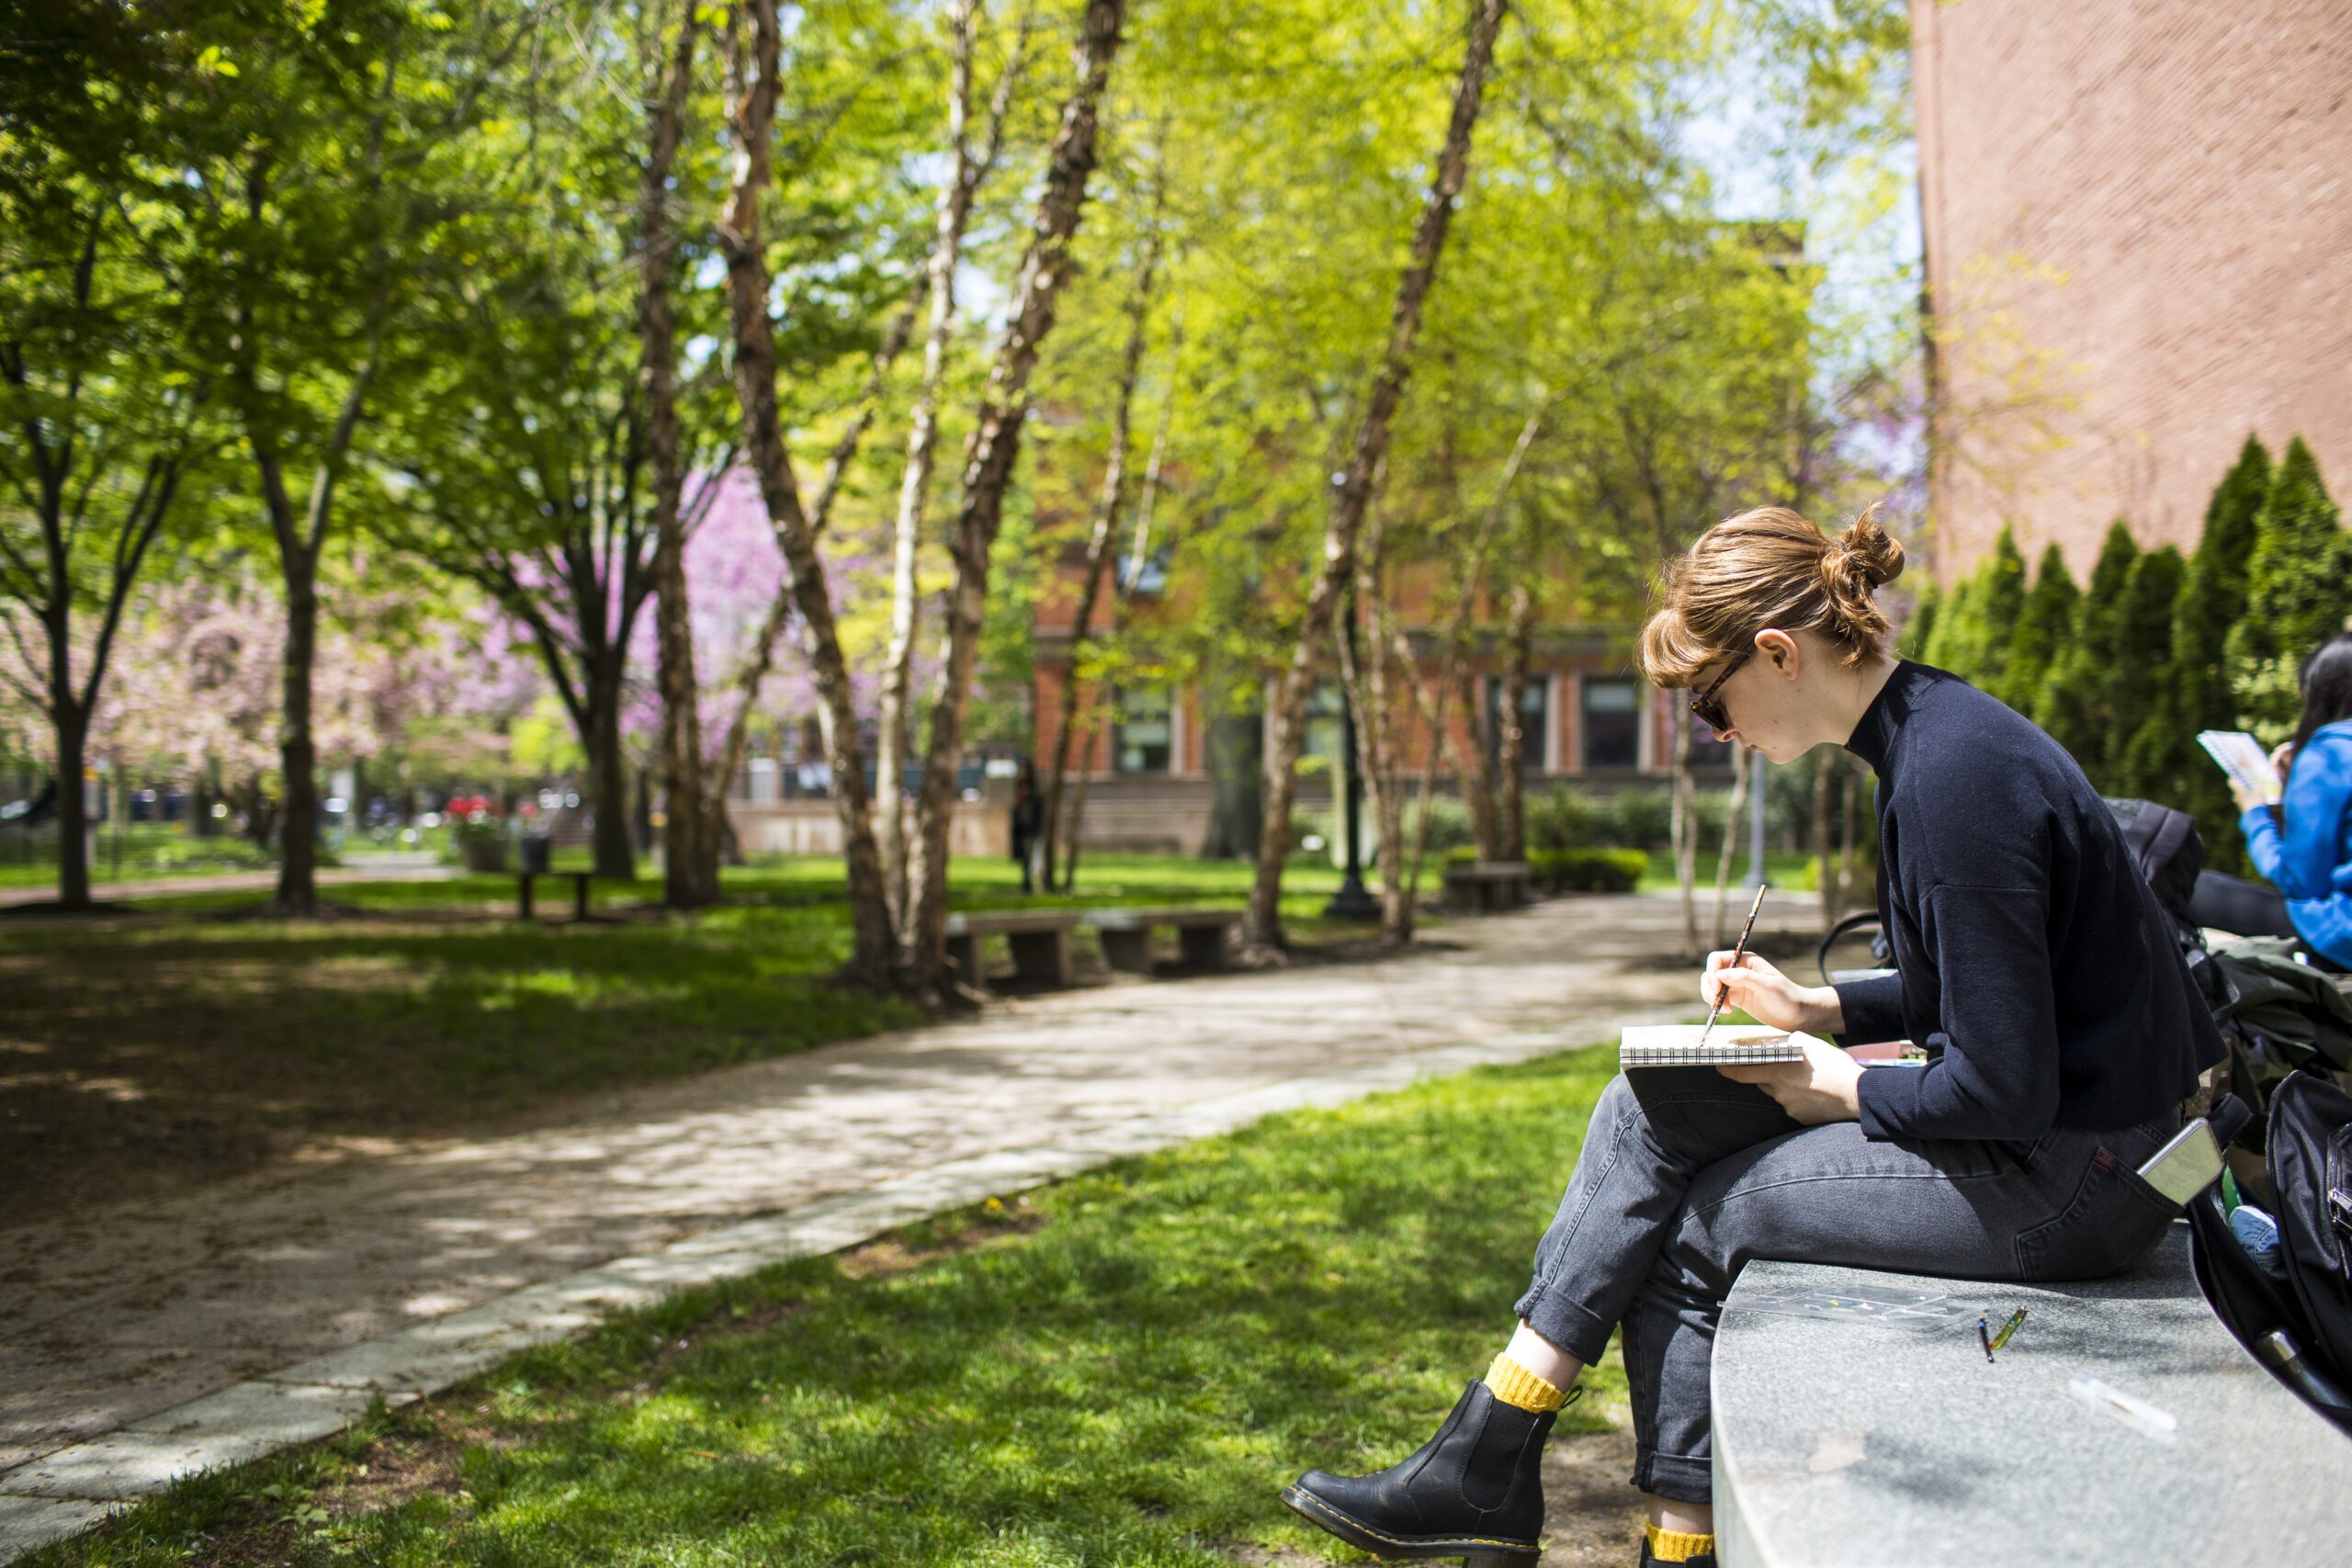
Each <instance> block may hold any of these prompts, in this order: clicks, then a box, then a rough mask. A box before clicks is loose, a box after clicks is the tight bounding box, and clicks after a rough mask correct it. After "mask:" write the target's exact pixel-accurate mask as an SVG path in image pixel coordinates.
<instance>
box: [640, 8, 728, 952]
mask: <svg viewBox="0 0 2352 1568" xmlns="http://www.w3.org/2000/svg"><path fill="white" fill-rule="evenodd" d="M699 30H700V24H699V23H698V22H697V21H696V19H695V11H694V7H693V6H683V7H681V9H680V15H679V18H678V39H677V43H676V45H675V47H674V49H673V51H672V53H671V55H670V58H669V61H668V62H667V65H666V68H659V69H657V71H656V73H655V79H656V82H657V84H658V86H659V90H658V91H657V92H656V93H654V94H653V95H652V100H651V102H652V107H651V108H650V112H649V114H648V117H647V118H648V124H647V127H646V141H647V147H646V156H645V164H644V167H643V169H642V171H641V173H640V179H639V186H638V288H637V331H638V344H639V359H638V376H639V386H640V388H641V390H642V394H643V397H644V400H645V445H646V457H647V459H648V462H649V465H650V468H651V471H652V482H653V490H652V497H651V506H650V513H651V521H652V525H653V535H654V544H653V570H652V577H653V593H654V611H653V616H654V631H655V645H656V649H657V650H658V665H659V679H660V685H661V690H662V780H663V783H664V784H665V786H666V794H667V796H668V803H667V807H666V810H667V814H668V816H667V825H666V826H665V827H664V828H663V829H662V890H663V897H664V898H665V900H666V901H667V902H668V904H669V906H670V907H671V908H673V909H699V908H704V907H706V906H707V905H710V904H713V903H716V902H717V901H718V836H717V834H716V833H714V832H713V831H712V830H711V824H710V820H709V818H710V816H711V813H712V809H713V807H712V805H711V802H710V798H709V796H708V795H707V794H706V793H705V784H704V778H703V756H702V713H701V703H700V696H701V684H700V682H698V681H697V680H696V679H695V645H694V625H693V622H692V620H691V618H690V613H689V609H688V606H687V604H686V565H685V548H686V545H685V528H684V521H683V519H682V518H681V516H680V515H679V509H680V503H681V500H682V498H683V496H684V493H685V484H686V462H685V452H684V435H683V434H682V433H681V432H680V429H679V424H678V400H677V309H676V302H675V301H674V299H673V298H672V295H671V288H672V281H673V274H674V273H675V271H676V268H677V239H676V235H675V232H674V231H673V224H672V221H671V214H670V176H671V171H672V169H673V167H674V166H675V164H676V163H677V155H678V143H679V141H680V139H681V136H682V134H683V132H684V124H685V105H686V93H687V89H688V88H689V87H690V86H691V85H692V84H693V80H694V58H695V35H696V34H697V32H699ZM725 783H726V781H724V780H721V781H719V784H720V787H721V788H724V787H725Z"/></svg>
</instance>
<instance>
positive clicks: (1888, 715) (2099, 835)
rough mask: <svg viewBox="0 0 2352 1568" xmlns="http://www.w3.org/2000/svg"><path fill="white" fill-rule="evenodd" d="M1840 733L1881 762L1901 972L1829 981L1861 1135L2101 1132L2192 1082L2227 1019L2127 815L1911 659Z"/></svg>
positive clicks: (2050, 752) (1966, 691) (2055, 747)
mask: <svg viewBox="0 0 2352 1568" xmlns="http://www.w3.org/2000/svg"><path fill="white" fill-rule="evenodd" d="M1846 748H1847V750H1849V751H1851V752H1853V753H1854V755H1856V756H1858V757H1860V758H1861V759H1862V760H1863V761H1866V762H1868V763H1870V765H1871V767H1872V768H1873V769H1875V770H1876V771H1877V773H1878V781H1879V782H1878V826H1879V869H1878V907H1879V913H1880V914H1881V916H1882V917H1883V919H1884V920H1885V922H1886V931H1887V935H1888V937H1889V939H1890V940H1891V941H1892V942H1893V944H1894V962H1895V964H1896V969H1897V973H1896V974H1894V976H1887V977H1885V978H1883V979H1876V980H1860V981H1856V982H1852V983H1850V984H1847V985H1842V986H1839V987H1838V988H1837V989H1838V1002H1839V1004H1840V1005H1841V1006H1842V1007H1843V1008H1844V1010H1845V1014H1846V1028H1845V1033H1844V1036H1843V1038H1844V1039H1845V1040H1846V1041H1848V1042H1862V1041H1873V1040H1893V1039H1898V1038H1905V1037H1907V1038H1909V1039H1911V1040H1913V1041H1916V1042H1917V1043H1919V1044H1921V1045H1924V1046H1925V1047H1927V1050H1928V1064H1927V1066H1924V1067H1887V1068H1873V1069H1872V1070H1871V1071H1869V1072H1867V1073H1864V1074H1863V1075H1862V1081H1861V1087H1860V1099H1861V1122H1862V1131H1863V1132H1864V1133H1865V1134H1868V1135H1869V1136H1871V1137H1873V1138H1896V1137H1901V1138H1998V1139H2030V1138H2037V1137H2040V1136H2041V1134H2043V1133H2045V1132H2048V1131H2049V1130H2050V1129H2051V1128H2052V1127H2053V1126H2056V1127H2077V1128H2083V1129H2086V1130H2089V1131H2093V1132H2111V1131H2114V1130H2116V1129H2118V1128H2122V1127H2130V1126H2133V1125H2136V1124H2137V1123H2139V1122H2144V1121H2146V1120H2148V1119H2149V1118H2150V1117H2152V1116H2154V1115H2155V1114H2156V1113H2157V1112H2159V1111H2162V1110H2164V1109H2165V1107H2166V1106H2168V1105H2171V1104H2173V1103H2175V1102H2176V1101H2178V1100H2183V1099H2185V1098H2187V1097H2188V1094H2189V1093H2190V1092H2191V1091H2192V1090H2194V1089H2196V1087H2197V1075H2198V1074H2199V1072H2200V1071H2202V1070H2203V1069H2204V1068H2206V1067H2208V1066H2211V1065H2213V1064H2214V1063H2216V1062H2218V1061H2220V1060H2221V1059H2222V1040H2221V1035H2220V1034H2219V1032H2216V1030H2215V1029H2214V1027H2213V1020H2212V1015H2211V1013H2210V1012H2208V1011H2207V1010H2206V1008H2205V1004H2204V1001H2203V999H2202V998H2199V996H2198V994H2197V992H2196V989H2195V982H2194V981H2193V980H2191V979H2190V977H2189V974H2188V964H2186V963H2185V962H2184V961H2183V960H2182V958H2181V954H2180V949H2179V946H2178V944H2177V942H2175V940H2174V938H2173V935H2172V924H2171V921H2170V919H2168V918H2167V917H2166V916H2165V913H2164V910H2163V908H2162V907H2161V906H2160V905H2158V904H2157V902H2156V897H2155V895H2154V893H2153V892H2151V891H2150V890H2149V887H2148V885H2147V882H2146V880H2145V879H2144V878H2143V877H2142V876H2141V874H2140V871H2139V868H2138V866H2137V865H2136V864H2134V863H2133V862H2132V859H2131V851H2130V850H2129V849H2128V848H2127V847H2126V846H2125V844H2124V842H2123V836H2122V833H2121V830H2120V829H2118V828H2117V826H2116V823H2115V818H2114V817H2113V815H2112V814H2111V813H2109V810H2108V808H2107V807H2106V805H2105V804H2104V803H2103V802H2102V801H2101V800H2100V799H2099V797H2098V792H2097V791H2096V790H2094V789H2092V788H2091V784H2090V781H2089V780H2088V779H2086V778H2085V777H2084V776H2083V771H2082V770H2081V769H2080V768H2078V767H2076V766H2075V760H2074V759H2073V758H2072V757H2069V756H2068V755H2067V754H2066V752H2065V750H2064V749H2063V748H2062V747H2060V746H2059V744H2058V743H2057V742H2056V741H2055V740H2052V739H2050V737H2049V736H2047V735H2045V734H2043V733H2042V732H2041V730H2040V729H2039V728H2035V727H2034V725H2033V724H2032V723H2031V722H2030V721H2029V720H2027V719H2025V718H2022V717H2020V716H2018V715H2017V714H2016V713H2014V712H2012V711H2010V709H2008V708H2007V707H2006V706H2004V705H2002V704H2001V703H2000V702H1998V701H1997V700H1996V699H1994V698H1992V697H1989V696H1987V695H1985V694H1984V693H1983V692H1980V691H1978V690H1977V689H1976V688H1975V687H1973V686H1971V685H1970V684H1968V683H1967V682H1965V681H1962V680H1961V679H1960V678H1959V677H1958V676H1956V675H1950V674H1947V673H1945V672H1944V671H1940V670H1932V669H1929V668H1928V667H1927V666H1925V665H1922V664H1914V663H1912V662H1910V661H1909V660H1905V661H1904V662H1902V663H1901V664H1898V665H1897V666H1896V667H1895V671H1894V677H1893V678H1892V679H1890V680H1889V681H1888V682H1887V683H1886V687H1885V689H1884V690H1883V691H1882V692H1880V693H1879V694H1878V697H1877V699H1876V700H1875V701H1873V702H1872V703H1871V705H1870V709H1869V711H1868V712H1866V713H1865V714H1863V715H1862V721H1861V723H1860V725H1858V726H1856V727H1855V729H1854V733H1853V737H1852V739H1849V740H1848V741H1847V742H1846Z"/></svg>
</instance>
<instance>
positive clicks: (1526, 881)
mask: <svg viewBox="0 0 2352 1568" xmlns="http://www.w3.org/2000/svg"><path fill="white" fill-rule="evenodd" d="M1532 885H1533V868H1532V867H1531V866H1529V865H1528V863H1526V862H1525V861H1517V860H1500V861H1497V860H1482V861H1472V862H1469V863H1463V862H1459V861H1455V862H1450V863H1447V865H1446V868H1445V901H1446V902H1447V903H1448V904H1451V905H1456V906H1459V907H1461V908H1469V909H1476V910H1477V911H1478V912H1479V913H1480V914H1482V915H1490V914H1493V913H1494V912H1495V911H1496V910H1498V909H1516V908H1519V907H1520V906H1521V905H1522V904H1524V903H1526V902H1527V899H1528V893H1529V889H1530V888H1531V887H1532Z"/></svg>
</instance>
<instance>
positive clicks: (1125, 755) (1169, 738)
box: [1114, 686, 1176, 773]
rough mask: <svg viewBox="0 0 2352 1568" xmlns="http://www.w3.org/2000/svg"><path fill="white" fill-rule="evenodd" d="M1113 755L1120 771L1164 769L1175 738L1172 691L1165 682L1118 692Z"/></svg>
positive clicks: (1167, 767)
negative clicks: (1162, 684) (1160, 684)
mask: <svg viewBox="0 0 2352 1568" xmlns="http://www.w3.org/2000/svg"><path fill="white" fill-rule="evenodd" d="M1117 729H1118V734H1117V737H1116V750H1115V753H1114V755H1115V759H1116V761H1117V763H1118V771H1119V772H1121V773H1166V772H1167V771H1168V769H1169V764H1170V756H1171V750H1172V747H1173V744H1174V741H1175V739H1176V709H1175V700H1174V694H1173V693H1171V692H1170V690H1169V689H1168V688H1167V687H1165V686H1145V687H1142V688H1139V689H1136V690H1123V691H1121V692H1120V693H1119V716H1118V725H1117Z"/></svg>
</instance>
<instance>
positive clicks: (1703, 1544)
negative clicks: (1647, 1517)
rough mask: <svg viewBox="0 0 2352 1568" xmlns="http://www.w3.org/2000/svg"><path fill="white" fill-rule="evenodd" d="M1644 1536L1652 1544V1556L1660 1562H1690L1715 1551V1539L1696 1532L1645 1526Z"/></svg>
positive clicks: (1643, 1528) (1643, 1529)
mask: <svg viewBox="0 0 2352 1568" xmlns="http://www.w3.org/2000/svg"><path fill="white" fill-rule="evenodd" d="M1642 1533H1643V1535H1644V1536H1645V1538H1646V1539H1647V1540H1648V1541H1649V1543H1650V1555H1651V1556H1652V1557H1654V1558H1656V1559H1657V1561H1658V1562H1690V1561H1691V1559H1692V1558H1693V1557H1699V1556H1702V1555H1704V1554H1705V1553H1707V1552H1710V1551H1714V1549H1715V1538H1714V1537H1713V1536H1711V1535H1700V1534H1699V1533H1697V1532H1696V1531H1694V1530H1662V1529H1658V1528H1657V1526H1656V1525H1644V1526H1643V1527H1642Z"/></svg>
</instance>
